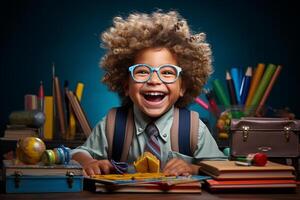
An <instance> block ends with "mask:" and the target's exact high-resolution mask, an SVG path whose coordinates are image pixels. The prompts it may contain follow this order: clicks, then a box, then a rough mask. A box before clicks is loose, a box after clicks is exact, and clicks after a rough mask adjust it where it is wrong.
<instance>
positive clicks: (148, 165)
mask: <svg viewBox="0 0 300 200" xmlns="http://www.w3.org/2000/svg"><path fill="white" fill-rule="evenodd" d="M133 166H134V167H135V170H136V171H137V172H139V173H147V172H148V173H159V171H160V161H159V160H158V159H157V158H156V157H155V156H154V155H153V154H152V153H150V152H145V153H144V154H143V155H142V156H141V157H139V158H138V159H137V160H136V161H135V162H134V163H133Z"/></svg>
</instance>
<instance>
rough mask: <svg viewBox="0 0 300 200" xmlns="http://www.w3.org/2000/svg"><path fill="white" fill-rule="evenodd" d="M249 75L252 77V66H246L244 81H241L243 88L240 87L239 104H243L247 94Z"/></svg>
mask: <svg viewBox="0 0 300 200" xmlns="http://www.w3.org/2000/svg"><path fill="white" fill-rule="evenodd" d="M251 77H252V67H248V68H247V70H246V74H245V76H244V83H243V88H241V90H242V92H241V104H243V105H244V104H245V102H246V98H247V95H248V91H249V88H250V82H251Z"/></svg>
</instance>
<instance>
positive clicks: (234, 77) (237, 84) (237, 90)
mask: <svg viewBox="0 0 300 200" xmlns="http://www.w3.org/2000/svg"><path fill="white" fill-rule="evenodd" d="M230 73H231V77H232V80H233V84H234V89H235V95H236V100H237V103H238V104H239V103H240V102H241V98H240V87H241V82H240V75H239V69H238V68H231V70H230Z"/></svg>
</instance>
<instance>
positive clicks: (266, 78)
mask: <svg viewBox="0 0 300 200" xmlns="http://www.w3.org/2000/svg"><path fill="white" fill-rule="evenodd" d="M275 70H276V66H275V65H273V64H269V65H268V66H267V68H266V71H265V73H264V75H263V77H262V78H261V81H260V83H259V85H258V87H257V90H256V92H255V94H254V96H253V99H252V101H251V103H250V107H251V108H253V107H256V106H258V104H259V102H260V100H261V98H262V96H263V94H264V92H265V90H266V88H267V86H268V84H269V83H270V80H271V78H272V76H273V74H274V72H275ZM250 107H247V108H246V111H247V112H246V114H247V115H248V114H249V111H250Z"/></svg>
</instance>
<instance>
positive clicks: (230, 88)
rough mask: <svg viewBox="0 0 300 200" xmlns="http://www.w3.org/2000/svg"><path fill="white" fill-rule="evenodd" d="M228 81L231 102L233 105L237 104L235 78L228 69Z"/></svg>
mask: <svg viewBox="0 0 300 200" xmlns="http://www.w3.org/2000/svg"><path fill="white" fill-rule="evenodd" d="M226 83H227V88H228V93H229V98H230V103H231V105H237V99H236V95H235V90H234V85H233V80H232V78H231V75H230V73H229V72H228V71H226Z"/></svg>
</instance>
